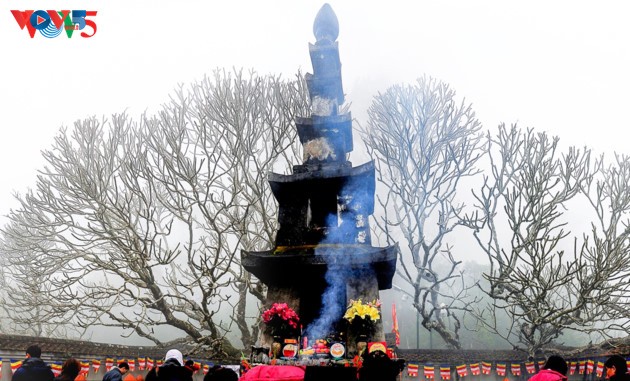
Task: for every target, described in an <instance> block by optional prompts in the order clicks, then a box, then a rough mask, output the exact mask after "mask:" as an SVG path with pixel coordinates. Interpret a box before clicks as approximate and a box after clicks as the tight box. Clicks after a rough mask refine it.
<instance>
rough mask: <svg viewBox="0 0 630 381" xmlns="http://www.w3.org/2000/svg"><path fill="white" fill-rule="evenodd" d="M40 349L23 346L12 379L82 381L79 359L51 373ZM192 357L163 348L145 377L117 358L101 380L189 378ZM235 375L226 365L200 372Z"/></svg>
mask: <svg viewBox="0 0 630 381" xmlns="http://www.w3.org/2000/svg"><path fill="white" fill-rule="evenodd" d="M41 355H42V350H41V348H40V347H39V346H37V345H31V346H29V347H28V348H27V349H26V359H25V360H24V361H23V362H22V366H21V367H20V368H18V369H17V370H16V371H15V373H14V374H13V378H12V379H11V380H12V381H85V376H84V375H83V374H80V371H81V363H79V361H78V360H77V359H74V358H69V359H67V360H66V361H65V362H64V363H63V365H62V366H61V373H60V374H59V375H58V376H57V377H55V376H54V374H53V371H52V368H51V367H50V365H48V364H46V363H45V362H44V361H43V360H42V359H41ZM198 370H199V369H197V368H196V367H195V364H194V361H192V360H187V361H186V362H184V356H183V355H182V352H180V351H179V350H177V349H171V350H169V351H168V352H166V356H164V362H163V363H162V365H160V366H155V367H153V368H151V369H150V370H149V372H148V373H147V374H146V376H145V377H142V375H136V376H133V375H131V373H129V364H128V363H127V362H124V361H122V362H120V363H118V366H116V367H113V368H112V369H110V370H109V371H108V372H107V373H105V375H104V376H103V381H192V380H193V374H194V372H196V371H198ZM237 380H238V375H237V374H236V372H234V371H233V370H232V369H230V368H224V367H221V366H218V365H217V366H214V367H212V368H211V369H210V370H209V371H208V373H207V374H206V375H205V376H204V378H203V381H237Z"/></svg>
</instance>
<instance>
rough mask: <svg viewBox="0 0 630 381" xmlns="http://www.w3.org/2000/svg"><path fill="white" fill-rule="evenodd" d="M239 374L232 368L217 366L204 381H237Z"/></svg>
mask: <svg viewBox="0 0 630 381" xmlns="http://www.w3.org/2000/svg"><path fill="white" fill-rule="evenodd" d="M237 380H238V374H236V372H235V371H233V370H232V369H230V368H223V367H221V366H218V367H217V366H215V367H214V368H213V369H212V370H211V371H209V372H208V374H206V376H205V377H204V378H203V381H237Z"/></svg>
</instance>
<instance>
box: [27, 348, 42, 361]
mask: <svg viewBox="0 0 630 381" xmlns="http://www.w3.org/2000/svg"><path fill="white" fill-rule="evenodd" d="M26 357H27V358H30V357H37V358H40V357H42V349H41V348H40V347H39V346H38V345H31V346H30V347H28V348H26Z"/></svg>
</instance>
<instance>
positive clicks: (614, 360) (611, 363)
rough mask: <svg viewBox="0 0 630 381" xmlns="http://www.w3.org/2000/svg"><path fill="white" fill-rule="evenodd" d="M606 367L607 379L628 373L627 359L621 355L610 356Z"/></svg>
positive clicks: (605, 364)
mask: <svg viewBox="0 0 630 381" xmlns="http://www.w3.org/2000/svg"><path fill="white" fill-rule="evenodd" d="M604 366H605V367H606V378H610V377H612V376H614V375H622V374H624V373H628V366H627V364H626V359H625V358H623V357H621V356H619V355H613V356H610V357H609V358H608V360H606V362H605V363H604Z"/></svg>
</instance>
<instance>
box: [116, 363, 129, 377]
mask: <svg viewBox="0 0 630 381" xmlns="http://www.w3.org/2000/svg"><path fill="white" fill-rule="evenodd" d="M118 369H120V373H122V374H125V373H127V372H129V363H127V361H121V362H119V363H118Z"/></svg>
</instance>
